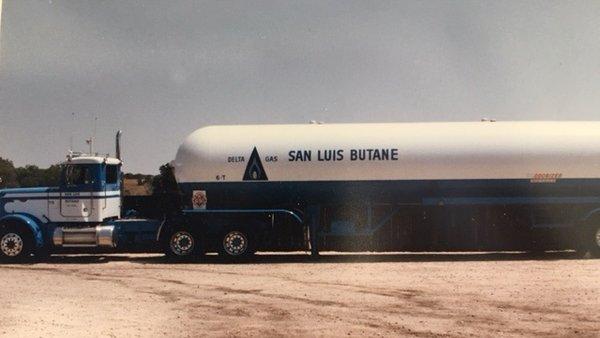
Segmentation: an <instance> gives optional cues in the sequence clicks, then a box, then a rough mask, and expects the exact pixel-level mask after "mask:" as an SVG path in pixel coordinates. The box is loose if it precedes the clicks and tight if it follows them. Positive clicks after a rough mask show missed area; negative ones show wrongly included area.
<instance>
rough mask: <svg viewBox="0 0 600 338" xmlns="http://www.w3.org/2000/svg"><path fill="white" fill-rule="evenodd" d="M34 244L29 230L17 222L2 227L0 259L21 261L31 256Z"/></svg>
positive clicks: (0, 232)
mask: <svg viewBox="0 0 600 338" xmlns="http://www.w3.org/2000/svg"><path fill="white" fill-rule="evenodd" d="M32 251H33V244H32V240H31V236H30V234H29V232H28V231H27V230H25V229H23V227H21V226H18V225H15V224H5V225H3V226H2V227H1V228H0V259H1V260H2V261H6V262H19V261H23V260H25V259H27V258H29V257H31V253H32Z"/></svg>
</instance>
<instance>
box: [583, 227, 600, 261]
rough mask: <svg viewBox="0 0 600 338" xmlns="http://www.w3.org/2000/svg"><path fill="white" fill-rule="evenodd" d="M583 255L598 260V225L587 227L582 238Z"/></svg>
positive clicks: (599, 244) (599, 242) (599, 255)
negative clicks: (584, 251)
mask: <svg viewBox="0 0 600 338" xmlns="http://www.w3.org/2000/svg"><path fill="white" fill-rule="evenodd" d="M583 243H584V248H585V250H586V253H585V255H586V256H589V257H590V258H600V224H599V225H593V226H589V227H587V229H586V231H584V237H583Z"/></svg>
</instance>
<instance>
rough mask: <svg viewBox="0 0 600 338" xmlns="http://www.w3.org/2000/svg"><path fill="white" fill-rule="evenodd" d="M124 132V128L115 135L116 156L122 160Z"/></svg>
mask: <svg viewBox="0 0 600 338" xmlns="http://www.w3.org/2000/svg"><path fill="white" fill-rule="evenodd" d="M122 134H123V131H122V130H119V131H118V132H117V135H116V136H115V157H116V158H118V159H119V160H121V135H122Z"/></svg>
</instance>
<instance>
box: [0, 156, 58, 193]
mask: <svg viewBox="0 0 600 338" xmlns="http://www.w3.org/2000/svg"><path fill="white" fill-rule="evenodd" d="M60 171H61V168H60V165H58V164H55V165H51V166H50V167H48V168H46V169H42V168H39V167H38V166H35V165H26V166H24V167H15V166H14V165H13V162H12V161H11V160H8V159H4V158H2V157H0V189H2V188H19V187H22V188H27V187H42V186H45V187H48V186H56V185H58V184H59V181H60Z"/></svg>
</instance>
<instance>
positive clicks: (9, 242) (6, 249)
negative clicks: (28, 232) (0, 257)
mask: <svg viewBox="0 0 600 338" xmlns="http://www.w3.org/2000/svg"><path fill="white" fill-rule="evenodd" d="M0 250H2V253H3V254H5V255H6V256H9V257H16V256H18V255H19V254H21V252H22V251H23V238H21V236H19V235H18V234H15V233H12V232H11V233H8V234H6V235H4V236H3V237H2V239H0Z"/></svg>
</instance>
